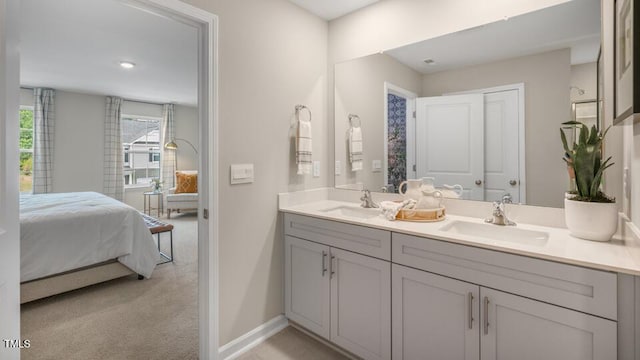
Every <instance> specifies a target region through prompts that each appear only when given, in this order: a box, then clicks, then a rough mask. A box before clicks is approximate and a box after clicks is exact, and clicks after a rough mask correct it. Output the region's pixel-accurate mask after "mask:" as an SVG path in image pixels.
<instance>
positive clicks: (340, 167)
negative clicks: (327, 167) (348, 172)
mask: <svg viewBox="0 0 640 360" xmlns="http://www.w3.org/2000/svg"><path fill="white" fill-rule="evenodd" d="M341 173H342V165H341V164H340V160H336V170H335V174H336V175H340V174H341Z"/></svg>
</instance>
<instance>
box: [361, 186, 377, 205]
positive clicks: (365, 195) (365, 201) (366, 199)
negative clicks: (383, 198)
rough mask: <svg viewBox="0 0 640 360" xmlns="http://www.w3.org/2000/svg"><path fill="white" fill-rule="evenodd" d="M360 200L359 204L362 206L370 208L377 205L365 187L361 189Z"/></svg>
mask: <svg viewBox="0 0 640 360" xmlns="http://www.w3.org/2000/svg"><path fill="white" fill-rule="evenodd" d="M360 200H361V201H362V204H360V206H362V207H363V208H367V209H370V208H377V207H379V205H378V204H376V203H375V202H373V199H372V198H371V192H370V191H369V190H367V189H364V190H362V197H361V198H360Z"/></svg>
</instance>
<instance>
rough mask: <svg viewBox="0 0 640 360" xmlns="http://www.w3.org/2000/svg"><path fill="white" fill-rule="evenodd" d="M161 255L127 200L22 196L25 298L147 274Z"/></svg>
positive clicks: (67, 195) (72, 195)
mask: <svg viewBox="0 0 640 360" xmlns="http://www.w3.org/2000/svg"><path fill="white" fill-rule="evenodd" d="M159 260H160V254H159V251H158V249H157V246H156V244H155V241H154V239H153V237H152V235H151V232H150V231H149V229H148V228H147V227H146V225H145V223H144V220H143V218H142V217H141V216H140V213H139V212H138V211H137V210H136V209H134V208H132V207H130V206H129V205H126V204H123V203H121V202H119V201H117V200H114V199H112V198H110V197H107V196H105V195H102V194H99V193H96V192H74V193H56V194H38V195H26V194H24V195H21V196H20V281H21V283H22V291H23V293H24V292H25V291H26V292H27V294H23V296H22V299H21V302H23V303H24V302H27V301H31V300H35V299H36V298H40V297H44V296H50V295H53V294H55V293H60V292H63V291H68V290H72V289H75V288H78V287H82V286H87V285H90V284H92V283H97V282H102V281H106V280H110V279H112V278H115V277H120V276H125V275H129V274H133V273H137V274H139V275H140V276H143V277H146V278H149V277H151V273H152V272H153V269H154V268H155V266H156V264H157V263H158V261H159ZM43 284H44V285H43Z"/></svg>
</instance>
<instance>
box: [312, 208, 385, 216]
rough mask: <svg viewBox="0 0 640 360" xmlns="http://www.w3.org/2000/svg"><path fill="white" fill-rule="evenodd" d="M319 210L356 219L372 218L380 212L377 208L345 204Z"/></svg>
mask: <svg viewBox="0 0 640 360" xmlns="http://www.w3.org/2000/svg"><path fill="white" fill-rule="evenodd" d="M321 211H322V212H325V213H327V214H331V215H341V216H346V217H351V218H358V219H372V218H374V217H376V216H378V214H379V213H380V210H378V209H365V208H361V207H355V206H345V205H341V206H336V207H332V208H329V209H324V210H321Z"/></svg>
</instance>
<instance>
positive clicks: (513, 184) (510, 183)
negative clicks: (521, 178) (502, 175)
mask: <svg viewBox="0 0 640 360" xmlns="http://www.w3.org/2000/svg"><path fill="white" fill-rule="evenodd" d="M517 183H518V182H517V181H515V180H510V181H509V185H511V186H516V184H517Z"/></svg>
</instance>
